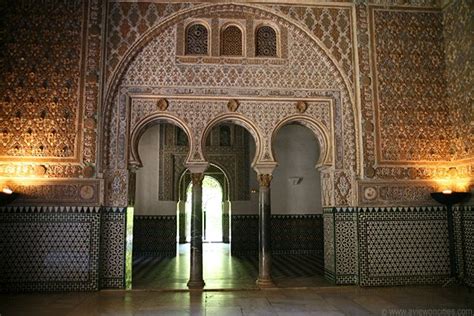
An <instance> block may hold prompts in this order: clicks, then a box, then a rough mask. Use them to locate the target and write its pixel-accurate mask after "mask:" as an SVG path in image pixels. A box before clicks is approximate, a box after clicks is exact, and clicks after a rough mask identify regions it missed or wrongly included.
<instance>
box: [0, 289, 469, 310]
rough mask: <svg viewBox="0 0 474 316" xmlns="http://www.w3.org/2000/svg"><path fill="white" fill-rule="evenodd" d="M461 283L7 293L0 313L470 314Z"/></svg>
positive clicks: (1, 298) (2, 297)
mask: <svg viewBox="0 0 474 316" xmlns="http://www.w3.org/2000/svg"><path fill="white" fill-rule="evenodd" d="M473 310H474V292H472V291H471V292H469V291H468V290H467V289H466V288H462V287H449V288H441V287H426V286H425V287H389V288H360V287H357V286H351V287H347V286H344V287H324V288H317V289H305V290H303V289H274V290H246V291H229V290H228V291H149V290H133V291H100V292H94V293H61V294H7V295H2V296H0V315H2V316H9V315H38V316H43V315H54V316H60V315H69V316H75V315H78V316H86V315H91V316H92V315H114V316H115V315H216V316H233V315H292V316H296V315H472V314H473Z"/></svg>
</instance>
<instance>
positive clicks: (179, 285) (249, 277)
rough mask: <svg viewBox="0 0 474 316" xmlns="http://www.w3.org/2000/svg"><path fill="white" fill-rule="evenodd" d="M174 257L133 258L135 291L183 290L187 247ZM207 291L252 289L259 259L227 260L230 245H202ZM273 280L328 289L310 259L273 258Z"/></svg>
mask: <svg viewBox="0 0 474 316" xmlns="http://www.w3.org/2000/svg"><path fill="white" fill-rule="evenodd" d="M178 253H179V255H178V256H176V257H149V256H148V257H145V256H142V257H135V258H134V263H133V276H132V280H133V288H134V289H186V288H187V286H186V282H187V281H188V278H189V263H190V258H189V244H185V245H179V251H178ZM203 253H204V259H203V261H204V281H205V282H206V287H205V288H206V289H255V288H256V285H255V280H256V279H257V275H258V256H256V255H253V256H252V255H246V256H230V254H229V245H228V244H221V243H205V244H203ZM272 276H273V278H274V281H275V284H276V286H277V287H320V286H329V285H331V284H330V283H328V282H327V281H325V280H324V277H323V276H322V262H321V259H320V258H318V257H316V256H313V255H286V254H285V255H283V254H282V255H274V256H273V267H272Z"/></svg>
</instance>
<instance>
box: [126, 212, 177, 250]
mask: <svg viewBox="0 0 474 316" xmlns="http://www.w3.org/2000/svg"><path fill="white" fill-rule="evenodd" d="M176 225H177V222H176V216H172V215H169V216H156V215H153V216H148V215H136V216H134V222H133V254H134V255H165V256H176V231H177V226H176Z"/></svg>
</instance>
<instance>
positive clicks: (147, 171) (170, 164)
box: [132, 121, 189, 289]
mask: <svg viewBox="0 0 474 316" xmlns="http://www.w3.org/2000/svg"><path fill="white" fill-rule="evenodd" d="M170 123H173V122H172V121H171V122H170ZM136 152H137V153H138V154H139V155H137V157H139V160H137V161H139V162H140V163H141V165H142V167H141V168H138V169H137V170H136V177H135V179H136V180H135V181H136V189H135V206H134V210H135V216H134V230H133V267H132V274H133V276H132V283H133V288H147V289H150V288H186V280H187V278H188V275H189V260H187V259H188V258H186V257H185V256H184V255H181V254H180V252H179V251H178V248H177V242H176V241H177V235H176V228H177V223H178V218H177V216H176V203H177V201H178V196H177V193H176V192H175V190H173V187H174V186H175V185H174V183H177V182H178V181H177V180H175V179H179V175H180V174H181V173H182V172H183V169H184V170H185V167H184V164H185V160H186V157H187V155H188V152H189V145H188V137H187V134H186V132H185V131H184V130H183V129H181V128H180V127H179V126H177V125H174V124H169V123H166V122H162V121H160V122H157V123H155V124H153V125H151V126H149V127H147V129H146V130H145V131H144V132H143V133H142V134H141V135H140V138H139V143H138V147H137V151H136Z"/></svg>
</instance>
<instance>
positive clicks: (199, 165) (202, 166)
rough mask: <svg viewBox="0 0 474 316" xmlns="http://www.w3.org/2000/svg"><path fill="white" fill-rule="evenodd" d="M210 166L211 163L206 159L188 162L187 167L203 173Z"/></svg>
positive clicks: (194, 171) (192, 171) (193, 171)
mask: <svg viewBox="0 0 474 316" xmlns="http://www.w3.org/2000/svg"><path fill="white" fill-rule="evenodd" d="M208 167H209V163H208V162H205V161H203V162H192V163H186V168H188V169H189V171H190V172H191V173H203V172H204V171H206V169H207V168H208Z"/></svg>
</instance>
